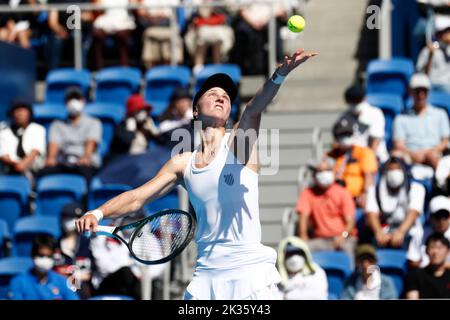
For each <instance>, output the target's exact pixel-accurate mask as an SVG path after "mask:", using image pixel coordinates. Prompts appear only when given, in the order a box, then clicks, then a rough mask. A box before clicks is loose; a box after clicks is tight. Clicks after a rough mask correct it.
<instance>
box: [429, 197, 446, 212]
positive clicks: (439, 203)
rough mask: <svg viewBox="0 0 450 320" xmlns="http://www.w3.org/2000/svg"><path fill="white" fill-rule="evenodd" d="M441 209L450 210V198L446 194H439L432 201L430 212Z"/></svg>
mask: <svg viewBox="0 0 450 320" xmlns="http://www.w3.org/2000/svg"><path fill="white" fill-rule="evenodd" d="M440 210H446V211H448V212H450V199H449V198H448V197H446V196H437V197H434V198H433V199H431V201H430V214H433V213H436V212H438V211H440Z"/></svg>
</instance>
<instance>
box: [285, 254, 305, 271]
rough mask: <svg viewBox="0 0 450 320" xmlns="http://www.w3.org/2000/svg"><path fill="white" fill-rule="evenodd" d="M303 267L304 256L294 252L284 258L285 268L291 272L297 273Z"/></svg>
mask: <svg viewBox="0 0 450 320" xmlns="http://www.w3.org/2000/svg"><path fill="white" fill-rule="evenodd" d="M304 267H305V258H303V256H301V255H299V254H295V255H293V256H290V257H289V258H287V259H286V269H287V270H288V271H289V272H291V273H297V272H299V271H301V270H302V269H303V268H304Z"/></svg>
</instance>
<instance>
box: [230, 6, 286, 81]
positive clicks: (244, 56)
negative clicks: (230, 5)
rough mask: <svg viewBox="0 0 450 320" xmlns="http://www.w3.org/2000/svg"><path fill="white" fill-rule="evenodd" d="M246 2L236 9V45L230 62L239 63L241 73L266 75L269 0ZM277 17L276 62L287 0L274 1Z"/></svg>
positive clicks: (278, 58) (281, 58) (280, 44)
mask: <svg viewBox="0 0 450 320" xmlns="http://www.w3.org/2000/svg"><path fill="white" fill-rule="evenodd" d="M240 2H245V4H246V5H245V6H242V7H241V8H240V10H239V12H238V15H237V16H238V17H237V19H236V22H235V26H234V32H235V38H236V47H235V48H234V50H233V51H234V52H233V62H234V63H237V64H239V65H240V66H241V69H242V72H243V74H248V75H255V74H267V71H268V70H267V59H268V50H267V42H268V37H267V34H268V32H267V28H268V26H269V22H270V18H271V15H272V1H267V3H262V2H258V3H249V2H248V1H238V3H240ZM274 9H275V17H276V29H277V32H276V47H277V53H276V57H277V61H282V60H283V42H282V40H281V36H280V28H281V27H282V26H284V25H286V22H287V19H288V17H289V14H288V10H287V9H288V8H287V5H286V1H277V2H276V4H275V8H274Z"/></svg>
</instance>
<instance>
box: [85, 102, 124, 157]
mask: <svg viewBox="0 0 450 320" xmlns="http://www.w3.org/2000/svg"><path fill="white" fill-rule="evenodd" d="M85 112H86V114H88V115H90V116H91V117H94V118H97V119H99V120H100V121H101V122H102V143H101V145H100V150H99V152H100V156H101V157H104V156H105V155H107V154H108V153H109V147H110V146H111V142H112V140H113V138H114V131H115V128H116V125H117V124H118V123H120V122H121V121H122V120H123V119H124V117H125V109H124V108H123V107H119V106H117V105H114V104H110V103H102V102H94V103H89V104H87V105H86V108H85Z"/></svg>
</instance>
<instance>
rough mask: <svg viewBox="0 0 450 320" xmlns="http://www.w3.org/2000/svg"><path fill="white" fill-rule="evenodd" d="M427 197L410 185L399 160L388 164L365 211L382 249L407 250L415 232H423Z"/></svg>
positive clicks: (415, 185) (419, 187)
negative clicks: (405, 248) (421, 216)
mask: <svg viewBox="0 0 450 320" xmlns="http://www.w3.org/2000/svg"><path fill="white" fill-rule="evenodd" d="M425 193H426V192H425V188H424V187H423V185H421V184H420V183H418V182H414V181H410V179H409V174H408V170H407V168H406V165H405V163H404V162H403V161H402V160H401V159H400V158H396V157H391V158H390V159H389V160H388V161H387V162H386V164H385V165H384V169H383V170H382V172H381V176H380V179H379V182H378V184H377V185H376V186H372V187H371V188H370V189H369V193H368V197H367V205H366V210H365V211H366V214H367V222H368V225H369V227H370V229H371V231H372V232H373V234H374V235H375V241H376V243H377V245H378V246H379V247H386V246H391V247H397V248H398V247H405V246H407V245H408V242H409V239H410V237H411V236H412V234H414V231H420V229H421V222H420V219H419V216H420V215H421V214H422V213H423V208H424V202H425Z"/></svg>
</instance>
